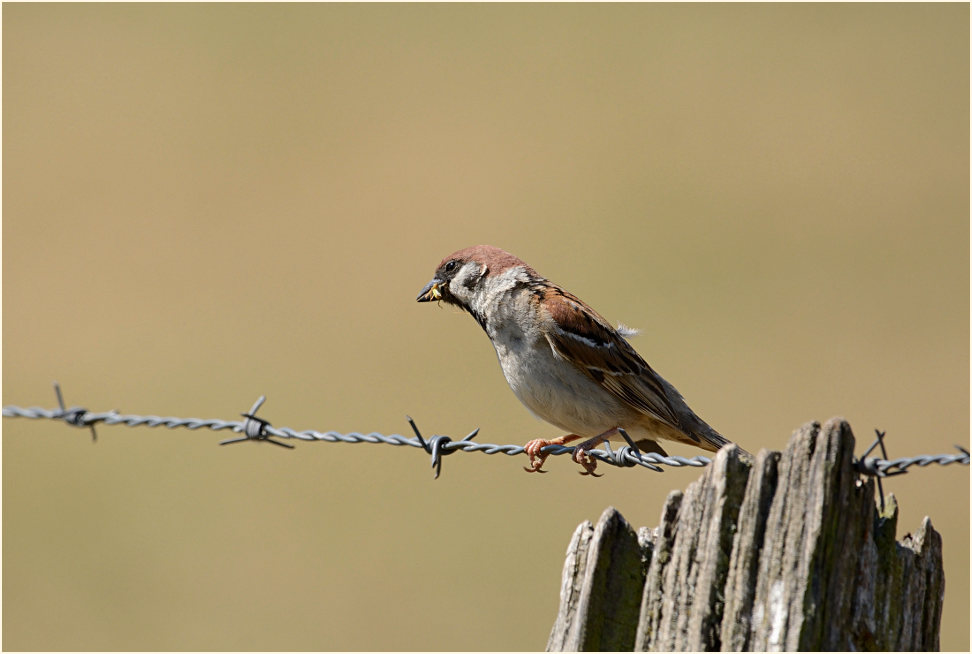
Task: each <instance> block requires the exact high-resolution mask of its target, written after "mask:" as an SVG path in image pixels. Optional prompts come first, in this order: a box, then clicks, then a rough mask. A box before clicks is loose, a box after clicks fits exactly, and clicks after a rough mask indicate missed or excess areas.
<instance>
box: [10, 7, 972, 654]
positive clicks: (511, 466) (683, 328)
mask: <svg viewBox="0 0 972 654" xmlns="http://www.w3.org/2000/svg"><path fill="white" fill-rule="evenodd" d="M3 19H4V20H3V99H4V103H3V127H4V130H3V136H4V141H3V164H4V165H3V191H4V194H3V210H4V215H3V218H4V220H3V273H4V276H3V292H4V293H3V310H4V316H3V317H4V321H3V355H4V356H3V381H4V385H3V402H4V404H17V405H22V406H28V405H42V406H48V407H49V406H53V405H54V400H53V393H52V391H51V386H50V384H51V381H52V380H54V379H57V380H59V381H60V382H61V383H62V384H63V385H64V389H65V394H66V398H67V401H68V403H69V404H83V405H85V406H87V407H88V408H90V409H93V410H98V411H101V410H108V409H118V410H120V411H123V412H127V413H139V414H161V415H176V416H198V417H205V418H210V417H213V418H215V417H220V418H227V419H232V418H234V417H235V416H237V415H238V414H239V413H240V412H242V411H245V410H247V409H248V408H249V407H250V405H251V403H252V402H253V400H254V399H255V398H256V397H257V396H258V395H260V394H264V393H265V394H267V395H268V397H269V400H268V402H267V404H266V405H265V406H264V409H263V410H262V414H263V415H264V416H265V417H266V418H268V419H270V420H272V421H273V422H274V423H275V424H276V425H278V426H284V425H286V426H290V427H294V428H298V429H306V428H314V429H320V430H331V429H333V430H339V431H365V432H367V431H378V432H381V433H408V426H407V424H406V423H405V420H404V416H405V414H406V413H408V414H411V415H412V416H414V417H415V418H416V419H417V420H418V422H419V425H420V426H422V427H424V429H425V430H426V432H427V433H429V434H432V433H444V434H450V435H454V436H459V435H462V434H465V433H466V432H467V431H468V430H470V429H471V428H473V427H475V426H479V427H481V428H482V433H481V435H480V436H479V440H481V441H482V442H492V443H523V442H525V441H526V440H528V439H529V438H533V437H536V436H554V435H556V434H557V433H556V431H555V430H554V429H553V428H551V427H548V426H546V425H544V424H542V423H539V422H536V421H535V420H534V419H533V418H532V417H531V416H530V415H529V414H528V413H527V412H526V410H525V409H523V408H522V407H521V406H520V405H519V403H518V402H517V401H516V400H515V398H514V397H513V395H512V394H511V393H510V391H509V390H508V388H507V387H506V385H505V383H504V382H503V379H502V376H501V374H500V372H499V368H498V366H497V364H496V361H495V357H494V354H493V352H492V349H491V347H490V346H489V343H488V342H487V339H486V338H485V337H484V336H483V334H482V333H481V332H480V330H479V328H478V327H477V326H476V325H475V323H474V322H473V321H471V320H470V319H469V318H468V317H467V316H465V315H462V314H460V313H458V312H456V311H453V310H449V309H446V308H442V309H437V308H436V307H435V306H430V305H418V304H416V303H415V302H414V298H415V296H416V294H417V293H418V291H419V289H420V288H421V287H422V286H423V284H425V282H426V281H427V280H428V279H429V278H430V276H431V274H432V271H433V270H434V268H435V266H436V264H437V263H438V262H439V260H440V259H441V258H442V257H443V256H444V255H446V254H448V253H450V252H451V251H453V250H455V249H458V248H460V247H463V246H467V245H472V244H476V243H492V244H495V245H499V246H501V247H504V248H506V249H509V250H510V251H512V252H514V253H516V254H518V255H520V256H521V257H523V258H524V259H526V260H527V261H529V262H530V263H532V264H533V265H534V266H535V267H536V268H537V269H539V270H540V271H541V272H542V273H544V274H546V275H548V276H549V277H551V278H552V279H554V280H555V281H558V282H560V283H562V284H564V285H565V286H567V287H568V288H569V289H571V290H572V291H574V292H575V293H577V294H578V295H580V296H581V297H582V298H585V299H586V300H588V301H590V302H591V303H592V304H593V305H594V306H595V307H596V308H597V309H598V310H599V311H601V312H602V313H604V314H605V315H606V316H607V317H608V318H609V319H612V320H622V321H624V322H626V323H629V324H631V325H635V326H638V327H641V328H642V329H643V334H642V336H640V337H639V338H638V339H637V340H636V341H635V345H636V347H637V348H638V349H639V350H640V351H641V352H642V353H643V354H645V355H646V357H647V358H648V359H649V360H650V361H651V362H652V363H653V364H654V365H655V367H656V368H657V369H658V370H659V371H661V372H662V374H664V375H665V376H666V377H667V378H669V379H670V380H671V381H672V382H674V383H675V384H676V385H677V386H678V387H679V388H680V389H681V390H682V392H683V393H684V394H685V395H686V397H687V398H688V399H689V401H690V403H691V404H692V406H693V407H694V408H696V409H697V410H698V411H699V412H700V413H701V414H702V415H703V416H704V417H705V418H707V419H708V420H709V421H710V422H711V423H712V424H713V425H715V426H716V427H717V428H719V429H720V430H721V431H723V433H725V434H726V435H728V436H730V437H732V438H734V439H736V440H738V441H739V442H740V443H741V444H742V445H744V446H745V447H747V448H748V449H750V450H753V451H756V450H758V449H760V448H763V447H769V448H777V449H779V448H782V447H783V446H784V445H785V443H786V441H787V438H788V437H789V435H790V433H791V431H792V430H793V429H795V428H796V427H798V426H799V425H800V424H802V423H803V422H805V421H808V420H811V419H819V420H825V419H827V418H829V417H831V416H833V415H844V416H846V417H847V418H848V419H849V420H850V421H851V424H852V425H853V426H854V428H855V430H856V432H857V434H858V436H859V441H860V442H859V444H858V451H862V450H863V447H864V446H865V445H866V444H867V443H869V442H870V440H871V437H872V434H873V429H874V428H876V427H877V428H882V429H886V430H887V431H888V434H889V444H890V447H891V454H892V456H906V455H915V454H922V453H939V452H948V451H951V450H952V445H953V444H954V443H960V444H965V445H968V443H969V437H968V435H969V300H968V298H969V286H968V281H967V280H968V272H969V249H968V243H969V107H968V99H969V58H968V54H969V40H968V25H969V7H968V5H965V4H951V5H921V6H916V5H893V6H890V5H865V6H841V5H785V6H778V5H757V6H753V5H719V6H711V5H678V6H671V5H623V6H606V5H599V6H589V5H583V6H582V5H571V6H563V5H537V6H521V5H516V6H514V5H491V6H473V5H464V6H456V5H423V6H408V5H395V6H387V5H367V6H366V5H356V6H345V5H341V6H334V5H296V6H295V5H289V6H280V5H277V6H264V5H243V6H239V5H219V6H210V5H167V6H156V5H137V6H132V5H108V6H105V5H50V4H48V5H17V4H15V5H5V6H4V7H3ZM3 427H4V433H3V436H4V438H3V473H4V476H3V479H4V481H3V493H4V494H3V509H4V511H3V573H4V574H3V591H4V593H3V599H4V612H3V636H4V640H3V646H4V648H5V649H54V650H57V649H65V648H66V649H99V650H114V649H121V650H127V649H165V650H167V649H185V648H188V649H203V650H206V649H260V650H263V649H269V650H276V649H285V650H300V649H351V650H359V649H365V650H372V649H377V650H382V649H406V650H408V649H432V650H440V649H445V650H452V649H459V650H466V649H485V650H492V649H499V650H504V649H539V648H542V647H543V646H544V644H545V641H546V636H547V633H548V630H549V628H550V625H551V622H552V620H553V618H554V615H555V612H556V608H557V601H558V597H557V594H558V589H559V578H560V570H561V565H562V560H563V553H564V549H565V547H566V545H567V542H568V540H569V538H570V535H571V533H572V531H573V529H574V527H575V526H576V525H577V524H578V523H579V522H581V521H582V520H584V519H596V518H597V516H598V515H599V514H600V512H601V511H602V510H603V509H604V508H605V507H606V506H608V505H615V506H617V507H618V508H619V509H620V510H621V511H622V513H623V514H624V515H625V516H626V517H627V518H628V519H629V520H630V521H631V522H632V523H633V524H635V525H654V524H657V521H658V516H659V514H660V509H661V504H662V502H663V499H664V497H665V496H666V494H667V493H668V492H669V491H670V490H672V489H676V488H684V487H685V486H686V485H688V484H689V483H690V482H691V481H692V480H693V479H695V478H696V477H697V474H698V473H697V472H695V471H691V470H686V471H679V470H668V471H666V472H665V473H664V474H654V473H650V472H648V471H638V470H617V469H609V470H607V471H606V472H607V474H606V475H605V477H604V478H603V479H599V480H592V479H587V478H581V477H580V476H578V475H577V473H576V472H575V469H574V467H573V466H571V465H569V464H568V462H567V461H566V460H565V459H562V458H560V459H554V460H551V461H550V462H549V463H548V466H547V467H548V468H549V469H550V474H548V475H545V476H540V475H527V474H526V473H524V472H523V471H522V470H521V465H522V464H523V463H524V461H525V459H521V458H519V457H518V458H508V457H505V456H494V457H488V456H485V455H482V454H461V455H456V456H452V457H450V458H449V459H447V460H446V461H445V467H444V474H443V476H442V478H441V479H439V480H438V481H433V480H432V475H431V471H430V469H429V463H428V458H427V457H426V456H425V455H424V454H422V453H420V452H419V451H417V450H404V449H401V448H392V447H388V446H377V445H365V444H362V445H339V444H338V445H334V444H300V445H299V446H298V448H297V449H296V450H294V451H285V450H283V449H279V448H274V447H272V446H269V445H264V446H259V445H255V444H243V445H237V446H234V447H227V448H221V447H218V446H217V445H216V443H217V442H218V441H219V440H220V439H221V438H223V437H225V434H216V433H213V432H209V431H200V432H189V431H168V430H161V429H159V430H150V429H146V428H142V429H129V428H125V427H103V428H101V429H100V430H99V440H98V442H97V444H96V445H92V443H91V442H90V439H89V438H88V434H87V433H86V432H85V431H80V430H78V431H73V430H72V429H70V428H68V427H66V426H64V425H59V424H55V423H47V422H40V421H26V420H9V419H5V420H4V421H3ZM680 452H681V453H686V454H691V453H693V452H690V451H688V450H681V451H680ZM886 487H887V488H888V489H890V490H892V491H893V492H894V493H895V494H896V495H897V497H898V498H899V501H900V503H901V506H902V509H901V518H900V523H899V536H901V535H903V534H904V533H906V532H907V531H909V530H911V529H914V528H915V527H917V525H918V524H919V521H920V520H921V517H922V516H924V515H930V516H931V517H932V520H933V522H934V524H935V525H936V526H937V527H938V528H939V529H940V530H941V531H942V533H943V536H944V542H945V552H946V571H947V575H948V577H947V578H948V590H947V596H946V603H945V614H944V620H943V623H944V624H943V637H942V646H943V647H944V648H945V649H959V650H967V649H968V647H969V622H968V615H969V585H968V580H969V500H968V498H969V470H968V469H967V468H962V467H958V466H953V467H950V468H931V469H924V470H917V471H916V472H914V473H913V474H909V475H906V476H905V477H902V478H896V479H893V480H890V481H889V482H888V483H887V484H886Z"/></svg>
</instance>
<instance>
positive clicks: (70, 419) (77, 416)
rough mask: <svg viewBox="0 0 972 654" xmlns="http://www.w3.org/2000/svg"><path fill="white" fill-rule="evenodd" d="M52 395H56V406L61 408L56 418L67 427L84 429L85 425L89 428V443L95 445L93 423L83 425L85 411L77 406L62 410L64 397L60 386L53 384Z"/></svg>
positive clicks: (95, 434)
mask: <svg viewBox="0 0 972 654" xmlns="http://www.w3.org/2000/svg"><path fill="white" fill-rule="evenodd" d="M54 394H55V395H57V405H58V406H59V407H61V411H60V415H58V416H57V418H59V419H60V420H63V421H64V422H66V423H67V424H69V425H74V426H75V427H84V426H85V424H87V426H88V427H90V428H91V442H92V443H96V442H97V441H98V433H97V432H96V431H95V428H94V423H85V419H84V417H85V414H87V413H88V410H87V409H84V408H82V407H79V406H75V407H71V408H70V409H65V408H64V396H63V395H61V385H60V384H58V383H57V382H54Z"/></svg>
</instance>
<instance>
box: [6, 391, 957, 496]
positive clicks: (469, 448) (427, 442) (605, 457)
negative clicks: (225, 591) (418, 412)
mask: <svg viewBox="0 0 972 654" xmlns="http://www.w3.org/2000/svg"><path fill="white" fill-rule="evenodd" d="M54 391H55V394H56V395H57V402H58V408H56V409H44V408H41V407H36V406H34V407H27V408H22V407H18V406H12V405H8V406H5V407H3V417H4V418H31V419H47V420H61V421H63V422H65V423H67V424H69V425H71V426H74V427H79V428H85V427H87V428H89V429H90V430H91V439H92V441H96V440H97V438H98V435H97V433H96V432H95V425H96V424H99V423H104V424H106V425H126V426H128V427H143V426H144V427H166V428H168V429H178V428H184V429H192V430H195V429H203V428H205V429H210V430H212V431H220V430H225V429H228V430H230V431H232V432H234V433H240V434H242V436H239V437H236V438H228V439H225V440H222V441H220V443H219V444H220V445H231V444H233V443H241V442H245V441H264V442H267V443H272V444H273V445H277V446H280V447H285V448H290V449H293V447H294V445H293V444H291V443H285V442H282V441H281V440H278V439H296V440H302V441H324V442H329V443H384V444H387V445H397V446H403V445H408V446H411V447H417V448H421V449H423V450H424V451H425V452H426V453H427V454H429V455H430V456H431V458H432V467H433V468H434V469H435V478H436V479H438V477H439V475H440V473H441V472H442V458H443V457H445V456H447V455H449V454H453V453H454V452H458V451H462V452H482V453H484V454H506V455H508V456H515V455H518V454H523V452H524V449H523V446H522V445H494V444H490V443H475V442H473V440H472V439H473V438H475V437H476V435H477V434H478V433H479V429H478V428H477V429H474V430H472V431H471V432H469V433H468V434H466V436H464V437H463V438H461V439H460V440H453V439H452V438H451V437H449V436H444V435H441V434H437V435H433V436H431V437H429V438H425V437H424V436H423V435H422V433H421V432H420V431H419V428H418V426H417V425H416V424H415V421H414V420H412V418H411V417H409V416H406V417H405V418H406V420H407V421H408V423H409V425H410V426H411V428H412V431H413V432H414V433H415V436H414V437H406V436H402V435H400V434H390V435H387V436H386V435H384V434H379V433H377V432H371V433H368V434H361V433H358V432H350V433H346V434H342V433H339V432H336V431H327V432H320V431H314V430H303V431H297V430H295V429H291V428H289V427H273V426H272V425H271V424H270V422H269V421H267V420H265V419H263V418H258V417H257V416H256V412H257V411H258V410H259V409H260V407H261V406H262V405H263V403H264V402H265V401H266V398H265V397H264V396H262V395H261V396H260V397H259V398H258V399H257V401H256V402H255V403H254V404H253V406H252V407H251V408H250V410H249V411H248V412H246V413H242V414H240V415H241V416H242V417H243V418H244V419H243V420H220V419H201V418H175V417H161V416H152V415H149V416H141V415H124V414H121V413H118V412H117V411H115V410H111V411H105V412H101V413H97V412H93V411H89V410H88V409H86V408H84V407H79V406H75V407H70V408H65V406H64V397H63V395H62V394H61V387H60V385H59V384H58V383H57V382H55V383H54ZM619 431H620V432H621V435H622V436H623V437H624V439H625V440H626V442H627V445H624V446H622V447H621V448H619V449H617V450H615V449H613V448H612V447H611V446H610V444H608V443H607V442H605V444H604V445H605V449H603V450H589V451H588V455H590V456H592V457H594V458H596V459H597V460H598V461H602V462H604V463H606V464H608V465H613V466H617V467H623V468H630V467H634V466H640V467H643V468H648V469H649V470H654V471H656V472H663V470H662V468H661V467H660V466H672V467H684V466H690V467H695V468H701V467H705V466H707V465H709V463H711V462H712V460H711V459H709V458H708V457H705V456H702V455H698V456H694V457H691V458H686V457H682V456H664V455H662V454H659V453H657V452H648V453H642V452H641V451H640V450H639V449H638V447H637V446H636V445H635V444H634V442H633V441H632V440H631V438H630V436H628V434H627V433H626V432H625V431H624V430H623V429H621V430H619ZM875 431H876V432H877V439H876V440H875V441H874V443H873V444H871V446H870V447H869V448H868V449H867V450H866V451H865V452H864V455H863V456H862V457H861V458H859V459H855V460H854V467H855V469H856V470H857V471H858V472H859V473H860V474H863V475H867V476H871V477H876V478H877V480H878V487H879V490H880V493H881V500H882V508H883V500H884V492H883V489H881V488H880V486H881V478H883V477H892V476H895V475H901V474H904V473H906V472H908V468H909V467H911V466H914V465H917V466H919V467H925V466H928V465H931V464H937V465H950V464H953V463H958V464H962V465H969V451H968V449H966V448H964V447H962V446H960V445H956V446H955V447H956V448H957V449H958V450H959V453H958V454H935V455H928V454H923V455H919V456H914V457H905V458H899V459H892V460H889V459H888V458H887V451H886V449H885V446H884V436H885V433H884V432H882V431H877V430H875ZM876 447H880V448H881V454H882V457H883V458H877V457H870V458H868V456H867V455H868V454H870V453H871V452H872V451H873V450H874V449H875V448H876ZM575 449H576V448H575V447H573V446H566V445H556V444H551V445H547V446H545V447H543V448H542V449H541V450H540V451H541V453H543V454H551V455H554V456H559V455H561V454H572V453H573V452H574V450H575ZM541 472H543V471H541Z"/></svg>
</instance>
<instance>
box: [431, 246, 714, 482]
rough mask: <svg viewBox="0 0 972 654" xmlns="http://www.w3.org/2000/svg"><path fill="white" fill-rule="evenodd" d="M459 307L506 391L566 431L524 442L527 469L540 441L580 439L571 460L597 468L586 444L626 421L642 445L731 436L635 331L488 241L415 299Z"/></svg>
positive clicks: (704, 442)
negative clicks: (692, 404) (671, 379)
mask: <svg viewBox="0 0 972 654" xmlns="http://www.w3.org/2000/svg"><path fill="white" fill-rule="evenodd" d="M416 299H417V300H418V301H419V302H431V301H441V302H445V303H446V304H451V305H454V306H457V307H460V308H461V309H463V310H465V311H467V312H468V313H469V314H470V315H472V317H473V318H475V320H476V322H478V323H479V325H480V327H482V328H483V330H484V331H485V332H486V334H487V335H488V336H489V340H490V341H492V343H493V347H494V348H495V350H496V356H497V358H498V359H499V363H500V367H501V368H502V369H503V375H504V376H505V377H506V381H507V382H508V383H509V385H510V388H511V389H512V390H513V393H514V394H515V395H516V396H517V398H519V400H520V402H522V403H523V405H524V406H526V408H527V409H529V410H530V411H531V412H532V413H533V414H534V415H536V416H538V417H539V418H541V419H543V420H545V421H547V422H549V423H550V424H552V425H554V426H556V427H558V428H559V429H562V430H563V431H565V432H567V434H565V435H564V436H560V437H558V438H553V439H550V440H547V439H542V438H537V439H534V440H531V441H530V442H528V443H527V444H526V445H525V446H524V451H525V452H526V454H527V455H528V456H529V459H530V467H529V468H524V469H525V470H526V471H527V472H545V471H544V470H541V468H542V467H543V464H544V461H545V460H546V458H547V456H548V454H547V453H545V452H543V451H542V449H543V448H544V447H546V446H547V445H552V444H555V445H565V444H567V443H570V442H572V441H575V440H579V439H584V440H583V442H581V443H580V444H579V445H577V446H576V447H575V449H574V453H573V459H574V461H575V462H577V463H579V464H580V465H581V466H582V467H583V468H584V471H583V472H581V474H582V475H594V476H600V475H597V474H596V473H595V472H594V470H595V469H596V467H597V461H596V460H595V459H593V458H592V457H591V456H590V455H589V454H588V451H589V450H591V449H593V448H594V447H597V446H598V445H599V444H601V443H602V442H604V441H607V440H609V439H614V440H619V439H620V438H621V434H620V431H619V430H621V429H623V430H625V431H626V432H627V433H628V434H629V435H630V436H631V437H632V438H633V440H634V441H635V444H636V445H637V446H638V447H639V449H641V450H642V451H648V452H658V453H660V454H662V455H666V453H665V450H664V449H662V447H661V446H660V445H659V444H658V441H659V440H667V441H675V442H677V443H686V444H689V445H695V446H696V447H700V448H702V449H703V450H708V451H710V452H715V451H717V450H719V448H721V447H724V446H725V445H729V444H730V441H729V440H727V439H726V438H724V437H723V436H722V435H721V434H719V432H717V431H716V430H715V429H713V428H712V427H710V426H709V425H708V424H706V422H705V421H704V420H702V418H700V417H699V416H697V415H696V414H695V412H693V411H692V409H690V408H689V407H688V405H687V404H686V403H685V400H684V399H682V396H681V394H679V392H678V391H677V390H675V387H674V386H672V385H671V384H669V383H668V382H667V381H665V379H663V378H662V377H661V375H659V374H658V373H657V372H655V371H654V370H653V369H652V368H651V366H649V365H648V364H647V363H646V362H645V360H644V359H643V358H642V357H641V356H640V355H639V354H638V353H637V352H636V351H635V349H634V348H633V347H632V346H631V344H630V343H628V341H627V339H626V338H625V337H626V336H631V335H633V334H634V333H636V332H635V331H634V330H631V329H630V328H627V327H625V326H624V325H619V326H618V327H617V328H616V327H612V326H611V324H610V323H609V322H608V321H607V320H605V319H604V318H603V317H602V316H601V315H600V314H599V313H597V312H596V311H595V310H594V309H592V308H591V307H590V306H588V305H587V304H585V303H584V302H582V301H581V300H580V299H578V298H577V296H575V295H573V294H571V293H568V292H567V291H566V290H564V289H563V288H561V287H560V286H558V285H557V284H554V283H553V282H551V281H550V280H548V279H547V278H545V277H543V276H542V275H540V274H539V273H537V271H536V270H534V269H533V268H531V267H530V266H529V265H527V264H526V263H525V262H523V261H521V260H520V259H518V258H517V257H515V256H514V255H512V254H510V253H509V252H506V251H505V250H501V249H499V248H497V247H493V246H491V245H476V246H473V247H468V248H465V249H462V250H458V251H456V252H453V253H452V254H450V255H449V256H447V257H446V258H445V259H443V260H442V262H441V263H440V264H439V266H438V268H436V271H435V275H434V276H433V278H432V281H430V282H429V283H428V284H426V285H425V288H423V289H422V292H421V293H419V295H418V297H417V298H416Z"/></svg>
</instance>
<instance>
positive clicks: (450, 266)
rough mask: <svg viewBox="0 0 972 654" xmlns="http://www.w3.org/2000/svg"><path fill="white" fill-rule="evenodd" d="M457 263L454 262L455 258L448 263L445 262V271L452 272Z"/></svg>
mask: <svg viewBox="0 0 972 654" xmlns="http://www.w3.org/2000/svg"><path fill="white" fill-rule="evenodd" d="M457 265H458V264H457V263H456V260H455V259H453V260H452V261H450V262H449V263H447V264H446V265H445V271H446V272H452V271H453V270H455V269H456V266H457Z"/></svg>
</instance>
